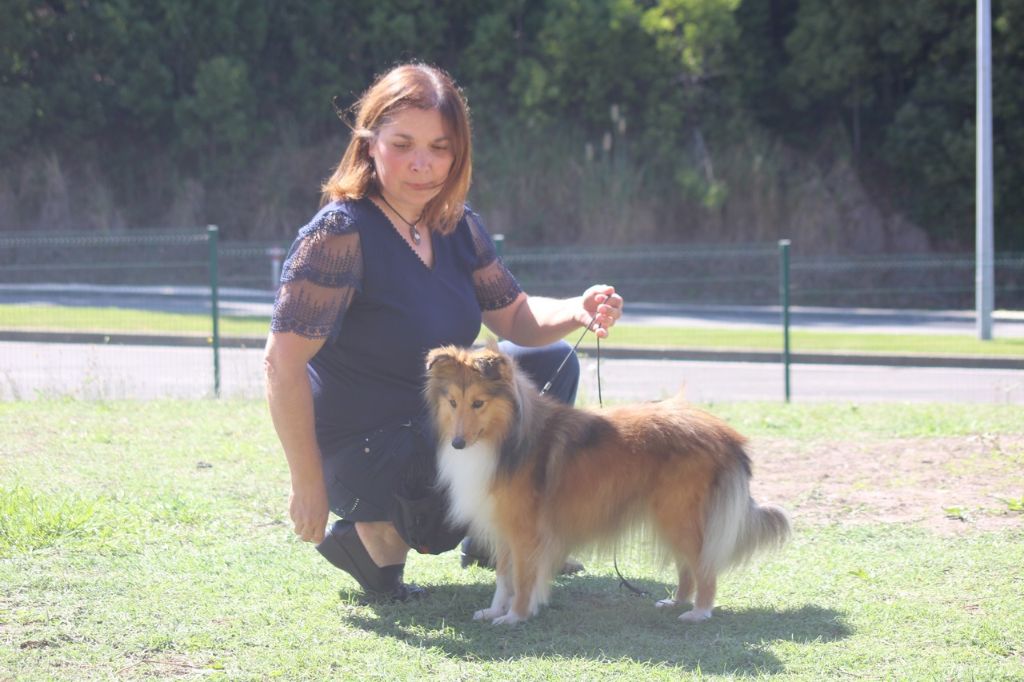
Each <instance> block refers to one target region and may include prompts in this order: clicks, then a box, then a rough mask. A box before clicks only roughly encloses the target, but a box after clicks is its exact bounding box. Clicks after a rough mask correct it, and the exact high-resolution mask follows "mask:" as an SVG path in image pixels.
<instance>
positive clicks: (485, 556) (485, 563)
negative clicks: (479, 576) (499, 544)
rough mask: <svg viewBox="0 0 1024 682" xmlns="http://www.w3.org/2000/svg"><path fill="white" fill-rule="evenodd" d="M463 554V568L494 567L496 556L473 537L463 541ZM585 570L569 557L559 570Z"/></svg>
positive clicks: (460, 559) (569, 573)
mask: <svg viewBox="0 0 1024 682" xmlns="http://www.w3.org/2000/svg"><path fill="white" fill-rule="evenodd" d="M460 549H461V555H460V557H459V563H460V564H461V565H462V567H463V568H469V567H470V566H482V567H483V568H494V557H492V556H491V554H490V553H489V552H488V551H486V550H485V549H484V548H483V546H481V545H480V543H478V542H475V541H474V540H473V538H466V539H465V540H463V541H462V545H461V547H460ZM582 570H583V564H581V563H580V562H579V561H577V560H576V559H573V558H572V557H569V558H568V559H566V560H565V563H564V564H562V570H560V571H559V574H560V575H573V574H575V573H579V572H580V571H582Z"/></svg>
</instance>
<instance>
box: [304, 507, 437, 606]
mask: <svg viewBox="0 0 1024 682" xmlns="http://www.w3.org/2000/svg"><path fill="white" fill-rule="evenodd" d="M316 549H317V551H318V552H320V554H322V555H323V557H324V558H325V559H327V560H328V561H329V562H331V564H333V565H334V566H335V567H337V568H340V569H341V570H343V571H345V572H346V573H348V574H349V575H351V576H352V577H353V578H355V579H356V582H357V583H359V586H360V587H362V588H363V591H364V592H365V593H366V597H367V600H368V601H375V602H379V601H401V602H404V601H408V600H409V599H418V598H420V597H423V596H425V595H426V594H427V591H426V590H425V589H423V588H422V587H419V586H418V585H407V584H406V583H404V582H402V574H403V573H404V572H405V564H393V565H391V566H378V565H377V564H375V563H373V559H371V558H370V554H369V552H367V551H366V547H364V546H363V542H362V540H360V539H359V533H357V532H356V527H355V524H354V523H352V522H351V521H336V522H335V523H334V525H332V526H331V527H330V528H329V529H328V530H327V533H326V534H325V535H324V539H323V542H321V543H320V544H319V545H317V546H316Z"/></svg>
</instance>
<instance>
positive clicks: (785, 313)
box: [779, 239, 789, 403]
mask: <svg viewBox="0 0 1024 682" xmlns="http://www.w3.org/2000/svg"><path fill="white" fill-rule="evenodd" d="M779 300H780V302H781V304H782V371H783V376H784V380H785V386H786V402H787V403H788V402H789V240H788V239H780V240H779Z"/></svg>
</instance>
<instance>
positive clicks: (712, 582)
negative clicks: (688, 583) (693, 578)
mask: <svg viewBox="0 0 1024 682" xmlns="http://www.w3.org/2000/svg"><path fill="white" fill-rule="evenodd" d="M717 585H718V580H717V576H715V575H712V574H709V573H700V572H698V573H697V598H696V599H694V600H693V608H692V609H690V610H689V611H687V612H686V613H684V614H683V615H681V616H679V620H681V621H684V622H687V623H699V622H701V621H704V620H707V619H708V618H710V617H711V609H712V608H714V606H715V590H716V589H717Z"/></svg>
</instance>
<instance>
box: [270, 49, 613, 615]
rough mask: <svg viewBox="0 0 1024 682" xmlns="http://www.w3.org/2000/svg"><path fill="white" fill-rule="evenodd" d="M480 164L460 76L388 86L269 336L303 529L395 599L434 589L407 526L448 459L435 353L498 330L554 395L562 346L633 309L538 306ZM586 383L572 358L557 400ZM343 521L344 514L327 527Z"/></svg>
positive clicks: (407, 76)
mask: <svg viewBox="0 0 1024 682" xmlns="http://www.w3.org/2000/svg"><path fill="white" fill-rule="evenodd" d="M471 167H472V160H471V151H470V129H469V115H468V110H467V107H466V103H465V101H464V99H463V98H462V95H461V93H460V92H459V90H458V89H457V88H456V86H455V85H454V83H453V82H452V81H451V79H450V78H449V77H448V76H447V74H445V73H444V72H442V71H440V70H439V69H436V68H433V67H430V66H426V65H422V64H408V65H403V66H399V67H396V68H394V69H392V70H391V71H389V72H388V73H387V74H385V75H384V76H382V77H381V78H379V79H378V80H377V81H376V82H375V83H374V84H373V85H372V86H371V87H370V88H369V90H367V91H366V92H365V93H364V94H363V96H362V97H361V98H360V100H359V101H358V102H357V104H356V105H355V124H354V127H353V130H352V137H351V140H350V141H349V144H348V148H347V149H346V151H345V155H344V157H343V158H342V160H341V162H340V164H339V165H338V167H337V169H336V171H335V172H334V175H333V176H332V177H331V178H330V179H329V180H328V181H327V182H326V183H325V184H324V186H323V197H324V202H325V203H324V205H323V207H322V208H321V209H320V211H319V212H318V213H317V214H316V215H315V216H314V217H313V219H312V220H311V221H310V222H309V223H308V224H307V225H306V226H305V227H303V228H302V229H301V230H300V231H299V233H298V237H297V238H296V240H295V242H294V244H293V245H292V247H291V250H290V252H289V254H288V258H287V260H286V261H285V264H284V267H283V269H282V274H281V285H280V288H279V289H278V292H277V299H276V301H275V304H274V312H273V318H272V321H271V331H270V335H269V337H268V339H267V346H266V355H265V368H266V375H267V383H266V386H267V399H268V402H269V404H270V412H271V415H272V418H273V421H274V427H275V429H276V431H277V434H278V437H279V438H280V440H281V445H282V447H283V449H284V452H285V456H286V457H287V459H288V466H289V469H290V472H291V484H292V492H291V499H290V509H289V511H290V514H291V518H292V521H293V522H294V524H295V533H296V534H297V535H299V536H300V537H301V538H302V539H303V540H305V541H308V542H314V543H320V544H319V546H318V549H320V550H321V552H322V553H323V554H324V555H325V556H326V557H327V558H328V559H330V560H331V562H332V563H334V564H335V565H337V566H339V567H340V568H343V569H344V570H346V571H348V572H349V573H351V574H352V575H353V576H354V577H355V578H356V579H357V580H358V581H359V583H360V585H361V586H362V587H363V589H364V590H366V591H367V592H370V593H373V594H375V595H382V596H385V597H389V598H393V599H400V600H401V599H406V598H408V597H409V596H410V595H414V594H417V593H418V589H417V588H415V587H413V586H409V585H406V584H405V583H404V582H403V575H402V573H403V567H404V565H405V559H406V554H407V553H408V551H409V546H408V544H407V543H406V542H405V541H404V540H403V539H402V536H401V535H399V533H398V532H397V531H396V528H395V526H394V525H393V523H392V519H393V518H394V511H395V509H394V508H395V498H394V493H395V490H396V487H397V486H398V485H399V482H400V481H402V480H403V477H404V476H405V475H406V474H407V472H408V470H409V468H410V467H412V466H415V465H417V463H421V462H422V461H432V458H433V456H434V452H433V449H434V445H435V443H434V441H433V438H432V437H431V436H430V434H428V433H426V432H425V425H426V424H427V421H426V419H425V416H424V415H425V407H424V404H423V401H422V397H421V391H422V387H423V379H424V359H425V357H426V353H427V352H428V351H429V350H430V349H432V348H435V347H437V346H441V345H447V344H456V345H469V344H471V343H472V342H473V341H474V340H475V338H476V336H477V333H478V332H479V329H480V323H481V321H482V322H483V324H485V325H486V326H487V327H488V328H489V329H490V330H491V331H492V332H493V333H494V334H496V335H498V336H500V337H503V338H505V339H508V342H506V343H505V344H504V346H503V348H504V350H506V351H507V352H509V353H510V354H512V355H514V356H516V357H518V359H519V363H520V365H521V366H522V367H523V368H524V369H525V370H526V371H527V372H528V373H530V374H531V375H532V376H534V378H535V379H536V380H537V381H538V385H543V384H544V383H545V382H547V381H548V379H550V378H551V375H552V374H553V373H554V371H555V369H556V368H557V367H558V365H559V363H560V362H561V361H562V359H563V358H564V356H565V355H566V354H567V353H568V351H569V349H568V346H567V345H566V344H565V343H564V342H560V341H559V339H561V338H562V337H563V336H565V335H566V334H568V333H570V332H571V331H573V330H574V329H578V328H580V327H581V326H586V325H589V324H590V323H591V322H592V321H596V325H597V327H596V328H597V332H596V333H597V334H598V335H599V336H602V337H603V336H606V335H607V333H608V332H607V330H608V328H609V327H611V326H612V325H613V324H614V323H615V321H616V320H617V319H618V317H619V315H620V314H621V310H622V299H621V298H620V297H619V296H618V294H616V293H615V291H614V289H613V288H612V287H610V286H605V285H595V286H592V287H590V288H589V289H587V291H586V292H584V294H583V295H582V296H580V297H578V298H571V299H566V300H555V299H545V298H539V297H535V296H534V297H530V296H527V295H526V294H525V293H524V292H523V291H522V289H521V288H520V287H519V285H518V283H517V282H516V280H515V279H514V278H513V277H512V275H511V274H510V273H509V271H508V270H507V269H506V268H505V266H504V264H503V263H502V262H501V260H500V259H498V257H497V254H496V253H495V248H494V244H493V242H492V240H491V238H490V236H489V235H488V234H487V232H486V231H485V229H484V227H483V225H482V223H481V221H480V219H479V218H478V217H477V215H476V214H474V213H473V212H472V211H471V210H470V209H469V208H467V207H466V205H465V199H466V192H467V190H468V188H469V183H470V174H471ZM595 318H596V320H595ZM548 344H551V345H548ZM524 347H528V348H524ZM578 378H579V369H578V365H577V364H576V363H575V362H571V363H567V366H566V368H565V369H563V371H562V372H561V373H560V374H559V376H558V379H557V380H556V382H555V384H554V386H553V387H552V390H551V393H552V394H553V395H555V396H557V397H559V398H560V399H561V400H564V401H566V402H570V403H571V402H572V401H573V400H574V398H575V393H576V384H577V382H578ZM329 510H332V511H334V512H335V513H336V514H337V515H338V516H339V517H340V518H341V520H340V521H338V522H337V523H335V524H334V525H333V526H332V527H331V528H330V529H329V530H326V526H327V520H328V514H329ZM325 532H326V533H327V539H326V541H325Z"/></svg>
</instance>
